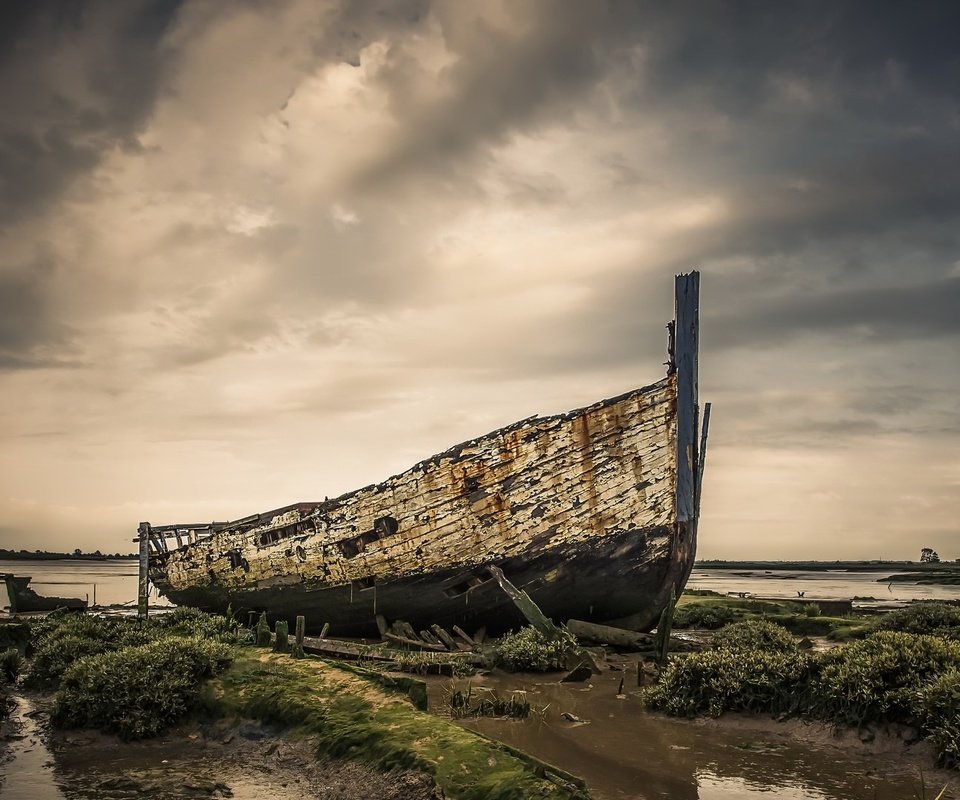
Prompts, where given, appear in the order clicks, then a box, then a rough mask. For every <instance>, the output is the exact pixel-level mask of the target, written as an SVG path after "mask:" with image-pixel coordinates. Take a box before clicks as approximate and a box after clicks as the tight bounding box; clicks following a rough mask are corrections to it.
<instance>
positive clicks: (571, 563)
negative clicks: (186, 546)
mask: <svg viewBox="0 0 960 800" xmlns="http://www.w3.org/2000/svg"><path fill="white" fill-rule="evenodd" d="M675 535H676V534H675V531H674V530H673V529H672V528H655V529H651V530H647V531H638V530H632V531H627V532H624V533H620V534H615V535H610V536H607V537H604V538H603V539H600V540H597V541H596V544H595V546H594V547H593V548H592V549H591V550H589V551H586V552H585V551H584V550H583V544H582V543H580V544H578V545H577V549H576V550H574V549H572V548H571V550H570V551H569V552H564V551H562V550H554V551H551V552H548V553H544V554H542V555H540V556H537V557H536V558H533V559H531V560H524V561H519V560H513V561H512V560H509V559H508V560H505V561H493V562H491V563H495V564H497V565H498V566H500V567H501V569H503V571H504V573H505V574H506V576H507V578H509V579H510V581H511V582H512V583H514V584H515V585H516V586H518V587H519V588H521V589H523V590H524V591H526V592H527V593H528V594H529V595H530V596H531V597H532V598H533V600H534V601H535V602H536V603H537V604H538V605H539V606H540V608H541V609H542V610H543V612H544V613H545V614H547V616H549V617H551V618H552V619H554V620H555V621H557V622H565V621H566V620H567V619H571V618H574V619H586V620H591V621H596V622H619V623H620V624H623V625H626V626H629V627H630V628H632V629H634V630H649V629H651V628H652V627H654V626H655V625H656V623H657V620H658V619H659V615H660V612H661V609H662V608H663V607H664V605H665V604H666V602H667V600H668V598H669V596H670V593H671V591H672V590H674V588H677V589H680V588H682V585H683V583H685V581H686V577H687V575H688V574H689V567H688V565H687V564H686V561H687V558H686V554H685V553H679V552H676V548H672V547H671V546H670V542H671V541H672V540H673V537H674V536H675ZM683 549H684V550H686V548H683ZM691 558H692V553H691ZM471 584H473V585H472V586H471ZM678 584H679V586H678ZM468 586H470V588H467V587H468ZM161 591H162V592H163V594H164V595H166V596H167V597H168V598H169V599H170V600H171V601H173V602H174V603H176V604H178V605H187V606H195V607H197V608H200V609H203V610H205V611H210V612H218V613H223V612H225V611H226V610H227V607H228V606H229V607H230V608H232V610H233V611H234V612H239V613H242V614H245V612H248V611H258V612H259V611H266V612H267V618H268V619H269V620H270V621H271V622H273V621H275V620H278V619H285V620H288V621H289V622H290V623H291V626H292V624H293V623H294V622H295V618H296V617H297V615H303V616H304V617H306V626H307V630H308V631H310V632H316V631H319V630H320V628H321V627H322V626H323V625H324V623H330V634H331V635H334V636H367V635H376V634H377V627H376V621H375V618H376V615H377V614H382V615H383V616H384V617H385V618H386V619H387V620H388V621H392V620H396V619H401V620H405V621H407V622H409V623H410V624H411V625H413V627H414V628H416V629H417V630H421V629H423V628H426V627H428V626H430V625H432V624H439V625H442V626H444V627H447V628H449V627H451V626H453V625H459V626H460V627H461V628H464V629H465V630H468V631H473V630H476V629H478V628H480V627H485V628H486V629H487V630H488V631H489V632H490V633H493V634H498V633H502V632H504V631H506V630H509V629H511V628H517V627H519V626H522V625H524V624H526V621H525V620H524V619H523V617H522V616H521V615H520V613H519V612H518V610H517V608H516V607H515V606H514V605H513V603H512V601H511V600H510V599H509V598H508V597H507V596H506V595H505V594H504V592H503V591H502V590H501V589H500V587H499V585H498V584H497V582H496V581H495V580H493V579H492V577H491V576H490V575H489V573H488V572H487V571H486V570H485V569H483V567H478V568H475V569H472V570H471V571H469V572H464V571H463V570H462V569H458V570H446V571H442V572H432V573H430V574H427V575H415V576H411V577H406V578H401V579H398V580H395V581H389V582H384V583H380V584H377V585H376V586H374V587H369V588H360V587H359V586H358V585H356V584H353V585H350V584H347V585H342V586H335V587H321V588H318V589H313V588H311V587H310V586H309V585H307V584H306V583H303V584H296V585H293V586H284V587H276V588H269V589H252V588H251V589H240V590H236V589H228V588H226V587H216V586H205V587H202V588H196V589H189V590H185V591H166V590H165V587H163V586H162V585H161Z"/></svg>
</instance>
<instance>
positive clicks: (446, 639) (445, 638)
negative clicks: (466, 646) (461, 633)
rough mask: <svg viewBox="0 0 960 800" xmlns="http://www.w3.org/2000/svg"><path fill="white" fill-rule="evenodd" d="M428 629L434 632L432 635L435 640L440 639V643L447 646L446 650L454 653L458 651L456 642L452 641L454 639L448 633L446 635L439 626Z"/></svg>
mask: <svg viewBox="0 0 960 800" xmlns="http://www.w3.org/2000/svg"><path fill="white" fill-rule="evenodd" d="M430 628H431V630H432V631H433V632H434V634H435V635H436V636H437V638H438V639H440V641H441V642H443V643H444V644H445V645H446V646H447V649H448V650H454V651H456V650H459V649H460V647H458V646H457V643H456V641H454V638H453V637H452V636H451V635H450V634H449V633H447V632H446V631H445V630H444V629H443V628H442V627H441V626H440V625H431V626H430Z"/></svg>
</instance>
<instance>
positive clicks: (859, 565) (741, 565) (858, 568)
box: [693, 559, 960, 572]
mask: <svg viewBox="0 0 960 800" xmlns="http://www.w3.org/2000/svg"><path fill="white" fill-rule="evenodd" d="M693 568H694V569H736V570H771V571H772V570H799V571H804V572H827V571H828V570H841V571H846V572H891V571H893V572H896V571H899V570H909V571H910V572H954V571H957V570H960V564H958V563H956V562H953V561H938V562H934V563H926V562H920V561H880V560H877V561H719V560H713V559H711V560H709V561H697V562H695V563H694V565H693Z"/></svg>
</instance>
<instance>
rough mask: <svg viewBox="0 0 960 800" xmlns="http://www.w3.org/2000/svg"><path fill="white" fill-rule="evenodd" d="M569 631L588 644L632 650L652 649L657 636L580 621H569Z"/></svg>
mask: <svg viewBox="0 0 960 800" xmlns="http://www.w3.org/2000/svg"><path fill="white" fill-rule="evenodd" d="M567 630H568V631H570V633H572V634H573V635H574V636H576V637H577V638H578V639H585V640H586V641H588V642H600V643H602V644H610V645H613V646H614V647H624V648H629V649H632V650H642V649H648V648H651V647H652V646H653V644H654V640H655V638H656V637H655V636H654V635H653V634H650V633H639V632H638V631H628V630H626V629H625V628H614V627H611V626H610V625H596V624H594V623H592V622H584V621H583V620H579V619H571V620H567Z"/></svg>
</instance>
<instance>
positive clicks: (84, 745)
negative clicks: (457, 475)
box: [0, 659, 960, 800]
mask: <svg viewBox="0 0 960 800" xmlns="http://www.w3.org/2000/svg"><path fill="white" fill-rule="evenodd" d="M615 664H616V666H618V667H620V669H611V670H609V671H607V672H605V673H603V674H602V675H599V676H594V677H593V678H591V679H590V680H588V681H586V682H585V683H567V684H564V683H560V682H559V681H558V676H557V675H548V676H544V675H497V674H494V675H488V676H478V677H473V678H470V679H462V680H457V681H453V682H452V681H451V680H450V679H449V678H440V677H436V678H429V679H428V688H429V699H430V707H431V711H432V712H433V713H435V714H438V715H441V716H449V701H448V697H449V694H450V691H451V688H452V687H459V688H464V687H466V686H468V685H469V686H471V687H472V691H473V693H474V694H475V695H477V694H482V693H483V692H484V691H495V692H497V693H498V694H499V695H500V696H509V695H510V694H511V692H515V691H520V692H523V693H525V698H526V699H527V700H529V702H530V703H531V705H532V707H533V709H534V710H533V712H532V713H531V715H530V716H529V717H528V718H527V719H524V720H507V719H496V718H473V717H468V718H464V719H458V720H455V721H456V722H457V724H460V725H463V726H465V727H467V728H471V729H473V730H476V731H478V732H480V733H483V734H485V735H487V736H489V737H491V738H494V739H498V740H501V741H504V742H506V743H507V744H510V745H512V746H514V747H517V748H520V749H522V750H525V751H527V752H529V753H530V754H532V755H534V756H536V757H537V758H540V759H542V760H544V761H548V762H550V763H553V764H555V765H557V766H559V767H561V768H563V769H564V770H566V771H568V772H572V773H574V774H576V775H579V776H580V777H582V778H583V779H585V780H586V781H587V784H588V786H589V787H590V792H591V795H592V797H594V798H596V800H623V799H625V798H644V799H646V800H650V799H651V798H671V799H673V800H732V799H733V798H737V799H741V798H742V800H751V799H756V798H760V797H761V796H762V797H770V796H775V797H777V798H787V799H788V800H878V799H879V800H883V799H884V798H890V799H891V800H893V799H894V798H896V799H898V800H902V799H907V798H915V797H921V788H920V774H921V771H922V773H923V779H924V781H925V782H926V785H927V790H926V796H927V797H929V798H933V797H935V796H936V794H937V792H939V790H940V789H941V788H942V787H943V786H944V785H945V784H948V783H949V784H951V788H950V790H949V791H948V793H947V794H946V795H945V797H957V796H960V794H958V788H960V777H958V776H957V775H956V774H955V773H952V772H946V771H942V770H936V769H934V768H933V766H932V765H933V760H932V754H931V750H930V748H929V747H928V746H927V745H926V744H924V743H922V742H916V743H912V744H907V743H906V742H905V741H904V740H903V739H902V738H898V737H897V736H896V735H895V734H894V733H885V732H884V731H880V730H878V731H872V732H869V733H867V732H864V733H862V734H861V735H858V734H857V733H856V732H851V731H848V732H846V733H845V734H844V735H842V736H837V735H835V733H834V731H833V730H832V729H830V728H829V727H827V726H822V725H810V724H804V723H802V722H798V721H788V722H776V721H774V720H770V719H765V718H753V717H743V716H730V715H727V716H725V717H723V718H722V719H720V720H695V721H687V720H673V719H669V718H666V717H662V716H660V715H656V714H651V713H649V712H647V711H644V710H643V708H642V706H641V703H640V700H639V698H638V696H637V694H636V688H637V687H636V671H635V665H634V664H633V663H631V662H630V661H629V660H628V659H624V660H623V661H620V662H615ZM621 679H622V680H623V688H622V691H621V686H620V681H621ZM861 736H862V738H865V739H870V741H866V742H864V741H861ZM871 737H873V738H872V739H871ZM2 739H3V741H2V742H0V758H2V762H0V779H2V780H0V798H2V799H3V800H88V799H89V800H93V799H94V798H97V800H132V799H133V798H142V797H150V798H157V799H158V800H193V799H195V798H235V800H294V798H298V799H299V798H330V800H341V799H342V800H346V799H347V798H363V800H419V798H425V799H426V798H432V797H434V794H435V793H434V790H433V789H432V788H431V787H430V784H429V781H427V780H425V779H424V778H423V777H422V776H420V775H418V774H416V773H394V774H391V775H387V776H385V775H382V774H380V773H377V772H375V771H373V770H370V769H368V768H367V767H365V766H363V765H360V764H355V763H335V764H333V763H326V762H318V761H317V760H316V759H315V758H314V756H313V752H314V751H313V748H312V746H311V744H310V742H309V741H291V740H286V739H283V738H279V737H277V736H274V735H272V734H271V732H270V731H269V730H266V729H263V728H261V727H259V726H255V725H242V726H239V727H237V726H234V727H231V728H210V727H206V728H201V727H185V728H181V729H178V730H177V731H176V732H174V733H172V734H170V735H168V736H166V737H162V738H160V739H157V740H152V741H149V742H141V743H119V742H117V740H116V739H114V738H112V737H107V736H101V735H99V734H96V733H93V732H89V731H65V732H60V731H51V730H50V727H49V725H48V723H47V718H46V710H45V708H44V707H43V706H42V705H40V706H37V705H36V704H35V702H34V699H33V698H31V697H30V696H23V695H20V696H18V697H17V698H16V708H15V710H14V711H13V713H12V714H11V716H10V718H9V720H8V721H7V722H6V723H5V725H4V729H3V731H2ZM955 787H956V788H955ZM931 790H932V791H931Z"/></svg>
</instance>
